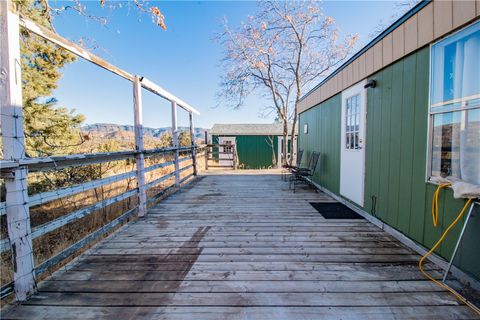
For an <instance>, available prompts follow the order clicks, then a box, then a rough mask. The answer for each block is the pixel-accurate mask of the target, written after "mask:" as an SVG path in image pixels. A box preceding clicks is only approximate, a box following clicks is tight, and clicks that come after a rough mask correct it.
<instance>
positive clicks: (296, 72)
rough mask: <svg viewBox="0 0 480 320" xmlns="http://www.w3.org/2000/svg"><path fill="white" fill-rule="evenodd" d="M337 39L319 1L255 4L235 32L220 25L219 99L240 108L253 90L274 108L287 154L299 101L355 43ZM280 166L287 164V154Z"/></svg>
mask: <svg viewBox="0 0 480 320" xmlns="http://www.w3.org/2000/svg"><path fill="white" fill-rule="evenodd" d="M338 38H339V36H338V29H337V27H336V26H335V21H334V19H333V18H332V17H329V16H326V15H324V14H323V11H322V8H321V4H320V2H315V1H311V2H305V1H285V2H277V1H267V2H259V3H258V11H257V12H256V13H255V15H253V16H249V17H248V20H247V21H246V22H245V23H242V25H241V26H240V27H239V28H237V29H235V30H233V29H231V28H230V27H229V26H228V22H227V21H224V30H223V32H222V33H221V34H220V35H219V36H218V40H219V42H220V43H221V44H222V46H223V47H224V57H223V59H222V64H223V68H224V70H225V72H224V76H223V77H222V82H221V87H222V90H221V92H220V98H221V99H222V101H225V102H227V103H228V104H229V105H230V106H232V107H234V108H239V107H240V106H242V105H243V103H244V101H245V98H246V97H247V96H248V95H249V94H250V93H252V92H257V93H260V94H263V95H264V96H266V97H268V99H269V100H271V101H272V104H273V105H272V106H271V107H267V108H271V109H273V111H275V112H276V114H277V118H278V120H279V121H280V122H281V123H282V124H283V137H284V139H283V143H284V150H287V147H288V139H287V137H288V135H289V134H290V135H291V137H292V141H293V137H294V136H295V126H296V123H297V112H296V105H297V104H298V101H299V99H300V98H301V96H302V95H303V94H304V92H305V91H306V90H307V89H308V88H310V87H312V84H313V82H314V81H318V80H319V79H321V78H322V77H324V76H325V75H326V74H327V73H328V72H329V71H330V70H331V69H332V68H333V67H334V66H336V65H338V64H339V63H340V62H341V61H343V60H344V59H345V58H346V57H347V56H348V55H349V53H350V52H351V50H352V48H353V46H354V44H355V43H356V41H357V36H356V35H348V36H346V37H345V38H344V39H343V40H341V41H340V40H339V39H338ZM289 123H292V125H293V126H292V130H291V132H290V133H289V132H288V124H289ZM285 154H286V153H285ZM289 161H290V164H291V161H292V160H291V159H290V160H289ZM282 163H283V164H286V163H287V159H286V156H284V157H283V159H282Z"/></svg>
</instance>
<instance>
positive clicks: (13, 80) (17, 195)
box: [0, 1, 199, 301]
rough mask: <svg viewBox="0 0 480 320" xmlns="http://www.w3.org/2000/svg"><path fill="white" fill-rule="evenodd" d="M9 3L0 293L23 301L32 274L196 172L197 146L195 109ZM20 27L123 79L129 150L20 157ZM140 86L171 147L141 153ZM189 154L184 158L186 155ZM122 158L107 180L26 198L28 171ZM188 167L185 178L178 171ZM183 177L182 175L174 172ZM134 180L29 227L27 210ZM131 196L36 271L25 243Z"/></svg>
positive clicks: (3, 41)
mask: <svg viewBox="0 0 480 320" xmlns="http://www.w3.org/2000/svg"><path fill="white" fill-rule="evenodd" d="M12 8H13V7H12V3H11V2H10V1H0V34H1V37H0V45H1V46H0V70H1V78H0V81H1V88H0V90H1V91H0V103H1V104H0V106H1V131H2V139H3V154H4V160H2V161H1V163H0V169H1V170H0V172H1V177H2V178H3V179H4V180H5V187H6V201H5V202H4V203H1V204H0V216H2V215H6V218H7V228H8V238H6V239H2V240H0V252H3V251H6V250H11V254H12V260H13V265H14V266H15V268H14V279H13V280H14V281H13V282H12V283H10V284H8V285H6V286H4V287H2V289H1V296H2V297H4V296H5V295H7V294H8V293H10V292H12V291H13V290H14V291H15V294H16V299H17V300H20V301H22V300H25V299H26V298H27V297H28V296H29V295H30V294H31V293H33V292H34V290H35V281H36V277H37V276H38V275H40V274H42V273H44V272H45V271H46V270H48V269H49V268H50V267H52V266H53V265H55V264H58V263H59V262H61V261H62V260H63V259H65V258H67V257H69V256H71V255H72V254H74V253H75V252H77V251H78V250H79V249H81V248H83V247H85V246H86V245H87V244H89V243H91V242H92V241H94V240H96V239H98V238H100V237H101V236H102V235H104V234H105V233H107V232H108V231H110V230H112V229H113V228H115V227H116V226H118V225H119V224H121V223H123V222H124V221H126V220H127V219H128V218H130V217H131V216H133V215H134V214H137V215H138V216H140V217H141V216H144V215H145V214H146V210H147V206H148V205H149V204H151V203H154V202H155V201H156V200H157V199H159V198H161V197H162V196H163V195H164V194H165V193H167V192H168V191H170V190H174V189H175V188H177V187H180V186H181V185H182V183H184V182H186V181H188V180H189V179H190V178H191V177H192V176H194V175H196V174H197V159H196V154H197V149H198V148H199V147H198V146H196V145H195V138H194V127H193V114H199V112H198V111H197V110H196V109H195V108H193V107H192V106H190V105H189V104H188V103H186V102H185V101H183V100H181V99H180V98H178V97H176V96H175V95H173V94H171V93H170V92H168V91H166V90H165V89H163V88H161V87H160V86H158V85H156V84H155V83H153V82H151V81H150V80H148V79H146V78H145V77H143V76H138V75H134V74H131V73H128V72H126V71H124V70H122V69H120V68H118V67H116V66H114V65H112V64H110V63H109V62H108V61H106V60H104V59H102V58H100V57H97V56H96V55H94V54H92V53H90V52H88V51H87V50H85V49H83V48H82V47H80V46H78V45H76V44H74V43H72V42H70V41H68V40H67V39H65V38H63V37H61V36H59V35H58V34H56V33H54V32H52V31H50V30H48V29H46V28H44V27H42V26H39V25H37V24H35V23H34V22H32V21H29V20H28V19H25V18H23V17H19V16H18V15H17V14H16V13H15V12H14V10H13V9H12ZM20 28H25V29H27V30H29V31H30V32H33V33H35V34H36V35H38V36H40V37H43V38H44V39H46V40H48V41H51V42H53V43H55V44H56V45H58V46H59V47H61V48H64V49H66V50H68V51H70V52H71V53H73V54H75V55H77V56H79V57H81V58H83V59H85V60H87V61H89V62H91V63H93V64H95V65H97V66H99V67H101V68H103V69H105V70H108V71H110V72H112V73H114V74H115V75H117V76H119V77H122V78H124V79H126V80H128V81H130V82H131V83H132V87H133V117H134V122H135V150H131V151H120V152H108V153H96V154H76V155H66V156H52V157H45V158H27V157H26V156H25V141H24V140H25V138H24V132H23V108H22V84H21V66H20V63H21V57H20V42H19V32H20ZM142 88H144V89H146V90H148V91H150V92H152V93H154V94H156V95H157V96H159V97H161V98H163V99H166V100H168V101H170V102H171V119H172V136H173V147H172V148H164V149H156V150H145V148H144V144H143V124H142V123H143V116H142V92H141V91H142V90H141V89H142ZM177 106H178V107H180V108H182V109H183V110H185V111H186V112H188V116H189V124H190V134H191V137H192V139H191V141H192V144H191V146H187V147H179V146H178V131H177ZM186 153H187V154H188V155H187V156H185V154H186ZM164 154H170V155H173V160H172V161H165V162H163V163H157V164H154V165H151V166H150V167H147V168H145V158H149V157H152V156H155V155H164ZM127 158H135V161H136V166H135V170H134V171H130V172H126V173H122V174H117V175H113V176H110V177H107V178H103V179H99V180H95V181H88V182H84V183H80V184H78V185H73V186H68V187H64V188H60V189H57V190H53V191H47V192H41V193H38V194H35V195H32V196H29V195H28V193H27V175H28V172H34V171H42V170H51V169H52V168H55V169H61V168H68V167H72V166H84V165H90V164H95V163H104V162H109V161H116V160H121V159H127ZM187 160H188V161H192V164H190V165H187V166H184V167H182V168H180V163H181V162H183V161H187ZM170 165H171V166H173V167H174V168H175V169H174V170H173V171H172V172H170V173H168V174H164V175H162V176H160V177H156V178H155V179H154V180H153V181H150V182H148V183H146V182H145V173H147V172H152V171H153V170H156V169H160V168H164V167H167V166H170ZM187 170H191V171H192V172H191V173H190V174H185V172H186V171H187ZM181 173H183V177H182V175H181ZM133 177H135V179H136V182H137V188H136V189H134V190H128V191H126V192H124V193H121V194H118V195H115V196H113V197H111V198H108V199H103V200H102V201H99V202H97V203H94V204H92V205H90V206H88V207H85V208H82V209H79V210H76V211H74V212H70V213H68V214H66V215H63V216H61V217H59V218H56V219H54V220H52V221H49V222H47V223H44V224H42V225H39V226H35V227H33V228H32V227H31V225H30V212H29V209H30V207H33V206H37V205H41V204H45V203H47V202H50V201H55V200H58V199H62V198H65V197H69V196H72V195H75V194H79V193H82V192H85V191H88V190H94V189H96V188H99V187H102V186H106V185H109V184H112V183H116V182H119V181H122V180H126V179H132V178H133ZM169 178H174V181H175V182H174V183H173V184H172V185H170V186H167V187H165V188H163V189H162V190H161V191H160V192H158V193H157V194H155V195H154V196H152V197H150V199H147V191H148V189H150V188H152V187H156V186H157V185H158V184H159V183H161V182H163V181H166V180H167V179H169ZM131 197H136V198H137V199H138V201H137V202H138V205H137V206H136V207H135V208H133V209H130V210H128V211H126V212H124V213H123V214H121V215H120V216H119V217H117V218H116V219H114V220H112V221H110V222H108V223H107V224H106V225H104V226H102V227H101V228H100V229H98V230H96V231H94V232H92V233H91V234H89V235H87V236H86V237H85V238H83V239H82V240H80V241H78V242H77V243H75V244H73V245H71V246H70V247H68V248H67V249H65V250H63V251H62V252H60V253H59V254H57V255H56V256H54V257H51V258H50V259H48V260H46V261H44V262H42V263H41V264H40V265H37V266H35V264H34V257H33V249H32V239H34V238H37V237H40V236H42V235H45V234H47V233H49V232H52V231H53V230H56V229H58V228H60V227H63V226H65V225H67V224H69V223H72V222H74V221H78V220H79V219H81V218H83V217H86V216H89V215H91V214H92V213H94V212H98V210H99V209H102V208H105V207H107V206H110V205H112V204H114V203H117V202H119V201H124V200H125V199H128V198H131Z"/></svg>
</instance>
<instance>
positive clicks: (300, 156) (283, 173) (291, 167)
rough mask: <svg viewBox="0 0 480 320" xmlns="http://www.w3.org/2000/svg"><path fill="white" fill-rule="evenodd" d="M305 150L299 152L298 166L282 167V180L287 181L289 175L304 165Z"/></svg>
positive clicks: (287, 165)
mask: <svg viewBox="0 0 480 320" xmlns="http://www.w3.org/2000/svg"><path fill="white" fill-rule="evenodd" d="M302 156H303V150H298V153H297V161H296V165H289V164H285V165H283V166H282V168H283V169H284V171H282V180H284V181H287V173H289V172H292V170H293V169H298V168H299V167H300V164H301V163H302Z"/></svg>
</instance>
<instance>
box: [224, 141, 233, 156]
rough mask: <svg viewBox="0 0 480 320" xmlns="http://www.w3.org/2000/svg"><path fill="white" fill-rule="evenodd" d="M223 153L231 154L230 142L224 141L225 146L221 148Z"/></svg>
mask: <svg viewBox="0 0 480 320" xmlns="http://www.w3.org/2000/svg"><path fill="white" fill-rule="evenodd" d="M223 152H225V153H233V149H232V141H230V140H227V141H225V146H223Z"/></svg>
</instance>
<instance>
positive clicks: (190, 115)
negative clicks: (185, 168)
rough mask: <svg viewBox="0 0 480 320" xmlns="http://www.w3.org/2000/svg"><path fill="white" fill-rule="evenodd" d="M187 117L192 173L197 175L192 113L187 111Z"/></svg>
mask: <svg viewBox="0 0 480 320" xmlns="http://www.w3.org/2000/svg"><path fill="white" fill-rule="evenodd" d="M188 119H189V120H190V141H191V144H192V164H193V174H194V175H197V149H196V148H197V146H196V143H195V128H194V127H193V114H192V113H191V112H189V113H188Z"/></svg>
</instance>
